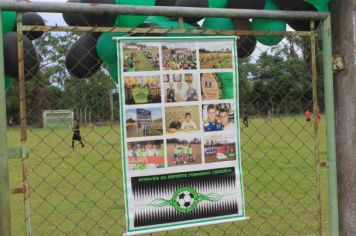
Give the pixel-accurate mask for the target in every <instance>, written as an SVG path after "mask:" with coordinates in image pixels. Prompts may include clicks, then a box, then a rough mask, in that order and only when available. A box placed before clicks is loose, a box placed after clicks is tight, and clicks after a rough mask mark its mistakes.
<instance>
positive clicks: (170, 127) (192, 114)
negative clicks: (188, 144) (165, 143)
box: [165, 105, 200, 134]
mask: <svg viewBox="0 0 356 236" xmlns="http://www.w3.org/2000/svg"><path fill="white" fill-rule="evenodd" d="M165 119H166V131H167V134H174V133H180V132H192V131H199V130H200V117H199V105H194V106H175V107H166V108H165Z"/></svg>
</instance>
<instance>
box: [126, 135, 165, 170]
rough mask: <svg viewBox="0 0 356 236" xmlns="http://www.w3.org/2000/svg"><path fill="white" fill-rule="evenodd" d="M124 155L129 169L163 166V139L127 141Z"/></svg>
mask: <svg viewBox="0 0 356 236" xmlns="http://www.w3.org/2000/svg"><path fill="white" fill-rule="evenodd" d="M126 156H127V159H128V167H129V170H145V169H154V168H162V167H164V166H165V165H164V146H163V140H151V141H140V142H128V143H127V151H126Z"/></svg>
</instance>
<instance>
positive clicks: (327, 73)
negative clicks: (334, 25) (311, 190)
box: [322, 16, 339, 236]
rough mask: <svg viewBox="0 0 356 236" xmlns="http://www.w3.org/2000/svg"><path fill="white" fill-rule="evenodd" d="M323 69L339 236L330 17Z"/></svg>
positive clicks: (332, 205) (334, 226) (333, 223)
mask: <svg viewBox="0 0 356 236" xmlns="http://www.w3.org/2000/svg"><path fill="white" fill-rule="evenodd" d="M322 37H323V69H324V87H325V88H324V89H325V116H326V134H327V147H328V182H329V211H330V212H329V227H330V228H329V231H330V235H332V236H337V235H339V214H338V201H337V171H336V144H335V114H334V86H333V71H332V48H331V21H330V16H328V17H327V18H326V19H325V20H324V21H323V26H322Z"/></svg>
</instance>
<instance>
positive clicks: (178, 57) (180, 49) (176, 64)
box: [162, 42, 197, 70]
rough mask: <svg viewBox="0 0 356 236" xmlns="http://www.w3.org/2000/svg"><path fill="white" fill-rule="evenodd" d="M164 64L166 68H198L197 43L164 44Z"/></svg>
mask: <svg viewBox="0 0 356 236" xmlns="http://www.w3.org/2000/svg"><path fill="white" fill-rule="evenodd" d="M162 64H163V69H164V70H193V69H197V58H196V46H195V43H192V45H190V43H186V42H172V43H164V44H163V45H162Z"/></svg>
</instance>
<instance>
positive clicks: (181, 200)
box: [177, 191, 194, 208]
mask: <svg viewBox="0 0 356 236" xmlns="http://www.w3.org/2000/svg"><path fill="white" fill-rule="evenodd" d="M193 202H194V195H193V194H192V193H190V192H188V191H185V192H183V193H181V194H179V196H178V197H177V203H178V205H179V206H180V207H181V208H188V207H190V206H191V205H192V204H193Z"/></svg>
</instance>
